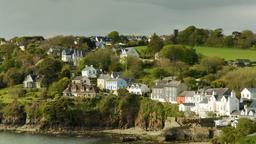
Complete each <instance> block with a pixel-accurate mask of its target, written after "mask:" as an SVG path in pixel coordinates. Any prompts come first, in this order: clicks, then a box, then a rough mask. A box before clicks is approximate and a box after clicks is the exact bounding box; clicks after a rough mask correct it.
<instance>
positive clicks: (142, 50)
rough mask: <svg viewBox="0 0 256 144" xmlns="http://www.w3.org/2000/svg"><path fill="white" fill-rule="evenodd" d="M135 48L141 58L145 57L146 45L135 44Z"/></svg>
mask: <svg viewBox="0 0 256 144" xmlns="http://www.w3.org/2000/svg"><path fill="white" fill-rule="evenodd" d="M135 49H136V50H137V52H138V53H139V55H140V57H141V58H144V57H145V53H146V49H147V46H137V47H135Z"/></svg>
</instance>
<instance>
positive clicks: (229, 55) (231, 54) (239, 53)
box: [136, 46, 256, 61]
mask: <svg viewBox="0 0 256 144" xmlns="http://www.w3.org/2000/svg"><path fill="white" fill-rule="evenodd" d="M146 48H147V47H146V46H139V47H136V50H137V51H138V53H139V54H140V55H141V57H143V56H144V52H145V50H146ZM195 49H196V52H197V53H199V54H202V55H205V56H216V57H220V58H224V59H225V60H235V59H250V60H253V61H256V50H251V49H238V48H217V47H195Z"/></svg>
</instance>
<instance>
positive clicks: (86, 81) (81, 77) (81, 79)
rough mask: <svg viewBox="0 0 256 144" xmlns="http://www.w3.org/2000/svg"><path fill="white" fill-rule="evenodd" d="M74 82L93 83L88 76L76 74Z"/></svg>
mask: <svg viewBox="0 0 256 144" xmlns="http://www.w3.org/2000/svg"><path fill="white" fill-rule="evenodd" d="M72 83H84V84H86V85H91V81H90V79H89V78H88V77H83V76H76V77H75V78H73V79H72Z"/></svg>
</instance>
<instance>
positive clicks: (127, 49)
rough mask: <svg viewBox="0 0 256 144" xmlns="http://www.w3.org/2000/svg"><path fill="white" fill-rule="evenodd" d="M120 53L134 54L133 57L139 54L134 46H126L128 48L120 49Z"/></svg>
mask: <svg viewBox="0 0 256 144" xmlns="http://www.w3.org/2000/svg"><path fill="white" fill-rule="evenodd" d="M122 54H127V55H128V56H134V57H139V56H140V55H139V54H138V52H137V51H136V49H135V48H134V47H128V48H124V49H122Z"/></svg>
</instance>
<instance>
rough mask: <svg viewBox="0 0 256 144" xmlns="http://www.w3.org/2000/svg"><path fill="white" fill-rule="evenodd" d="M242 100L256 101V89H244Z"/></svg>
mask: <svg viewBox="0 0 256 144" xmlns="http://www.w3.org/2000/svg"><path fill="white" fill-rule="evenodd" d="M241 99H247V100H252V99H256V88H244V89H243V90H242V91H241Z"/></svg>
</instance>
